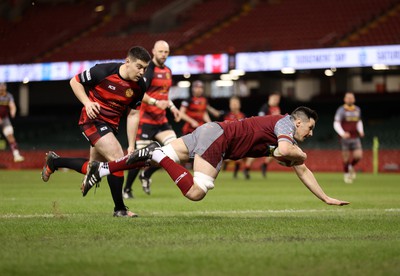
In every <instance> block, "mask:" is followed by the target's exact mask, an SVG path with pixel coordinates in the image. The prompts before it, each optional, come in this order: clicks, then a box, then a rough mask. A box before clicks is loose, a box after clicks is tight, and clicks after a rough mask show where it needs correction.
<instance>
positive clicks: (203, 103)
mask: <svg viewBox="0 0 400 276" xmlns="http://www.w3.org/2000/svg"><path fill="white" fill-rule="evenodd" d="M203 94H204V83H203V82H202V81H200V80H196V81H194V82H193V83H192V97H191V98H190V99H188V100H184V101H182V104H181V107H180V111H181V113H182V119H183V120H185V121H186V123H185V124H184V125H183V127H182V134H183V135H186V134H188V133H191V132H192V131H193V130H195V129H196V128H197V127H198V126H201V125H203V124H204V123H208V122H211V119H210V115H209V114H208V112H210V113H211V114H212V115H213V116H214V117H216V118H218V117H219V116H220V115H221V114H220V112H219V111H218V110H216V109H215V108H213V107H212V106H210V105H209V104H208V100H207V98H206V97H204V95H203Z"/></svg>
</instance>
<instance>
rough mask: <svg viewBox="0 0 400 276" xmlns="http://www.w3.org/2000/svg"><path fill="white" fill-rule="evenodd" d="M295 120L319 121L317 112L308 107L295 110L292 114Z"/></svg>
mask: <svg viewBox="0 0 400 276" xmlns="http://www.w3.org/2000/svg"><path fill="white" fill-rule="evenodd" d="M291 115H292V116H293V117H294V118H295V119H301V120H304V119H311V118H312V119H314V121H317V120H318V114H317V112H316V111H315V110H312V109H311V108H309V107H306V106H299V107H298V108H296V109H295V110H293V112H292V114H291Z"/></svg>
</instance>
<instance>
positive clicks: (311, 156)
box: [0, 149, 400, 177]
mask: <svg viewBox="0 0 400 276" xmlns="http://www.w3.org/2000/svg"><path fill="white" fill-rule="evenodd" d="M306 153H307V155H308V159H307V162H306V164H307V166H308V167H309V168H310V169H311V170H312V171H315V172H342V161H341V152H340V150H316V149H310V150H306ZM22 154H23V155H24V157H25V161H24V162H21V163H14V162H13V158H12V154H11V152H10V151H9V150H2V151H0V169H12V170H22V169H37V170H38V172H39V171H40V170H41V168H42V166H43V162H44V157H45V154H46V151H44V150H27V151H22ZM57 154H60V155H61V156H64V157H82V158H88V157H89V156H88V154H89V153H88V150H57ZM261 162H262V158H258V159H257V160H256V161H255V162H254V163H253V166H252V170H259V169H260V165H261ZM372 163H373V157H372V150H365V151H364V157H363V159H362V160H361V161H360V163H359V164H358V165H357V170H358V171H360V172H368V173H371V172H373V165H372ZM230 168H232V166H229V165H228V169H230ZM269 170H270V171H287V170H291V169H290V168H286V167H283V166H280V165H279V164H277V163H276V162H272V163H271V164H270V166H269ZM379 172H396V173H399V172H400V150H380V151H379ZM38 177H39V175H38Z"/></svg>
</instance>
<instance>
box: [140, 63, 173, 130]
mask: <svg viewBox="0 0 400 276" xmlns="http://www.w3.org/2000/svg"><path fill="white" fill-rule="evenodd" d="M144 79H145V81H146V85H147V87H148V89H147V92H146V93H147V95H149V96H150V97H152V98H154V99H156V100H168V93H169V89H170V88H171V86H172V75H171V69H170V68H169V67H167V66H163V67H158V66H156V65H155V64H154V62H153V61H151V62H150V64H149V67H148V68H147V71H146V73H145V75H144ZM167 122H168V120H167V116H166V110H162V109H160V108H158V107H156V106H154V105H149V104H147V103H145V102H143V103H142V106H141V107H140V123H146V124H152V125H162V124H165V123H167Z"/></svg>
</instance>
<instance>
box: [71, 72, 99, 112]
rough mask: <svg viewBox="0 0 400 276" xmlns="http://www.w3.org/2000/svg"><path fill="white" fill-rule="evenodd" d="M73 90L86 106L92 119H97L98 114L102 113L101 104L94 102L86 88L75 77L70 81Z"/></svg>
mask: <svg viewBox="0 0 400 276" xmlns="http://www.w3.org/2000/svg"><path fill="white" fill-rule="evenodd" d="M69 84H70V85H71V88H72V91H73V92H74V94H75V96H76V97H77V98H78V100H79V101H80V102H81V103H82V104H83V105H84V106H85V109H86V114H87V115H88V117H89V118H90V119H95V118H96V117H97V114H99V113H100V104H99V103H96V102H92V101H91V100H90V99H89V97H88V96H87V94H86V91H85V88H84V87H83V85H82V84H81V83H79V82H78V81H77V80H76V79H75V78H72V79H71V80H70V82H69Z"/></svg>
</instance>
